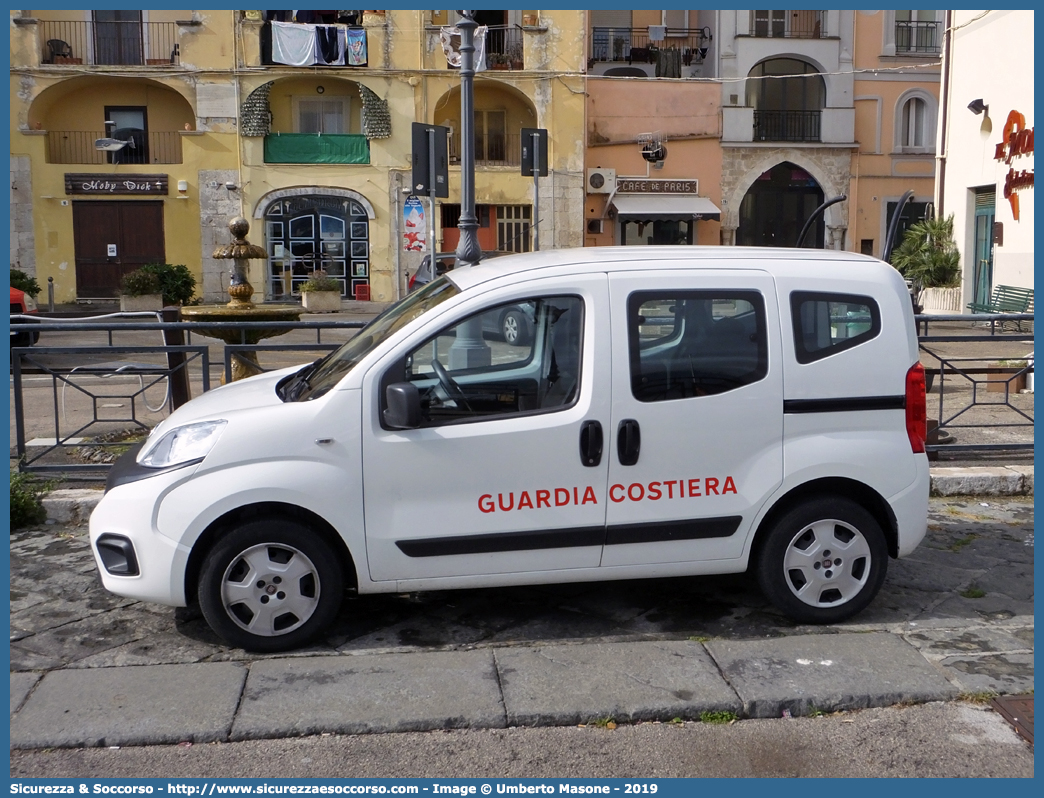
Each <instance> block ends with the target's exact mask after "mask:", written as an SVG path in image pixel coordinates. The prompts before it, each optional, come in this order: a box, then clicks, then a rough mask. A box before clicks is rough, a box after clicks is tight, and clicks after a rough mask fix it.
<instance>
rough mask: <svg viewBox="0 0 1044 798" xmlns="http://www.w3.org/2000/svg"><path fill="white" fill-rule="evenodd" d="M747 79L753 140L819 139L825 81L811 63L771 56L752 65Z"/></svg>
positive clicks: (824, 97)
mask: <svg viewBox="0 0 1044 798" xmlns="http://www.w3.org/2000/svg"><path fill="white" fill-rule="evenodd" d="M747 78H748V79H747V105H748V106H749V107H751V108H753V109H754V141H819V135H820V115H821V113H822V109H823V107H824V106H825V105H826V82H825V81H824V80H823V76H822V75H820V74H819V70H818V69H817V68H816V67H815V66H814V65H812V64H810V63H808V62H807V61H801V60H799V59H797V58H771V59H769V60H767V61H762V62H761V63H760V64H755V65H754V68H753V69H751V70H750V72H749V73H748V75H747Z"/></svg>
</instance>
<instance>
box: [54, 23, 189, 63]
mask: <svg viewBox="0 0 1044 798" xmlns="http://www.w3.org/2000/svg"><path fill="white" fill-rule="evenodd" d="M39 35H40V62H41V63H43V64H53V65H56V66H61V65H70V64H71V65H80V64H86V65H89V66H166V67H170V66H171V65H178V64H180V63H181V52H180V51H181V48H180V46H179V44H178V30H177V23H175V22H140V21H138V20H112V21H90V22H88V21H85V20H58V19H42V20H40V22H39Z"/></svg>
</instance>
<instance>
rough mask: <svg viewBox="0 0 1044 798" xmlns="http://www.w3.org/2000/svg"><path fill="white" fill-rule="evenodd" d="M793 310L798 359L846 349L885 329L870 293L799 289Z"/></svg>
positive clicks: (808, 359) (809, 359) (806, 360)
mask: <svg viewBox="0 0 1044 798" xmlns="http://www.w3.org/2000/svg"><path fill="white" fill-rule="evenodd" d="M790 312H791V315H792V317H793V320H794V348H795V349H796V351H797V361H798V363H812V362H813V361H816V360H821V359H822V358H824V357H829V356H830V355H833V354H835V353H837V352H843V351H844V350H846V349H851V348H852V347H854V346H858V345H859V344H861V343H864V342H866V341H869V340H870V339H871V338H875V337H876V336H877V335H878V333H880V332H881V311H880V310H879V309H878V307H877V302H875V301H874V300H873V299H872V298H870V297H868V296H859V295H855V294H822V293H814V292H811V291H795V292H793V293H792V294H791V295H790Z"/></svg>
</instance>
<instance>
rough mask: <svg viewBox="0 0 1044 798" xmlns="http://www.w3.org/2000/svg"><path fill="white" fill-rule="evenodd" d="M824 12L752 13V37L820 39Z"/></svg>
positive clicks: (823, 33)
mask: <svg viewBox="0 0 1044 798" xmlns="http://www.w3.org/2000/svg"><path fill="white" fill-rule="evenodd" d="M823 16H824V12H823V11H751V12H750V35H751V36H753V37H754V38H757V39H820V38H822V37H823V36H825V35H826V34H825V31H824V28H825V20H824V19H823Z"/></svg>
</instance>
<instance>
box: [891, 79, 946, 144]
mask: <svg viewBox="0 0 1044 798" xmlns="http://www.w3.org/2000/svg"><path fill="white" fill-rule="evenodd" d="M935 108H936V105H935V99H934V98H933V97H932V96H931V95H929V94H928V93H927V92H923V91H919V90H913V91H910V92H907V93H905V94H903V95H902V96H901V97H900V98H899V100H898V102H897V103H896V112H895V146H894V147H893V151H894V152H906V153H930V152H932V151H934V149H935Z"/></svg>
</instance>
